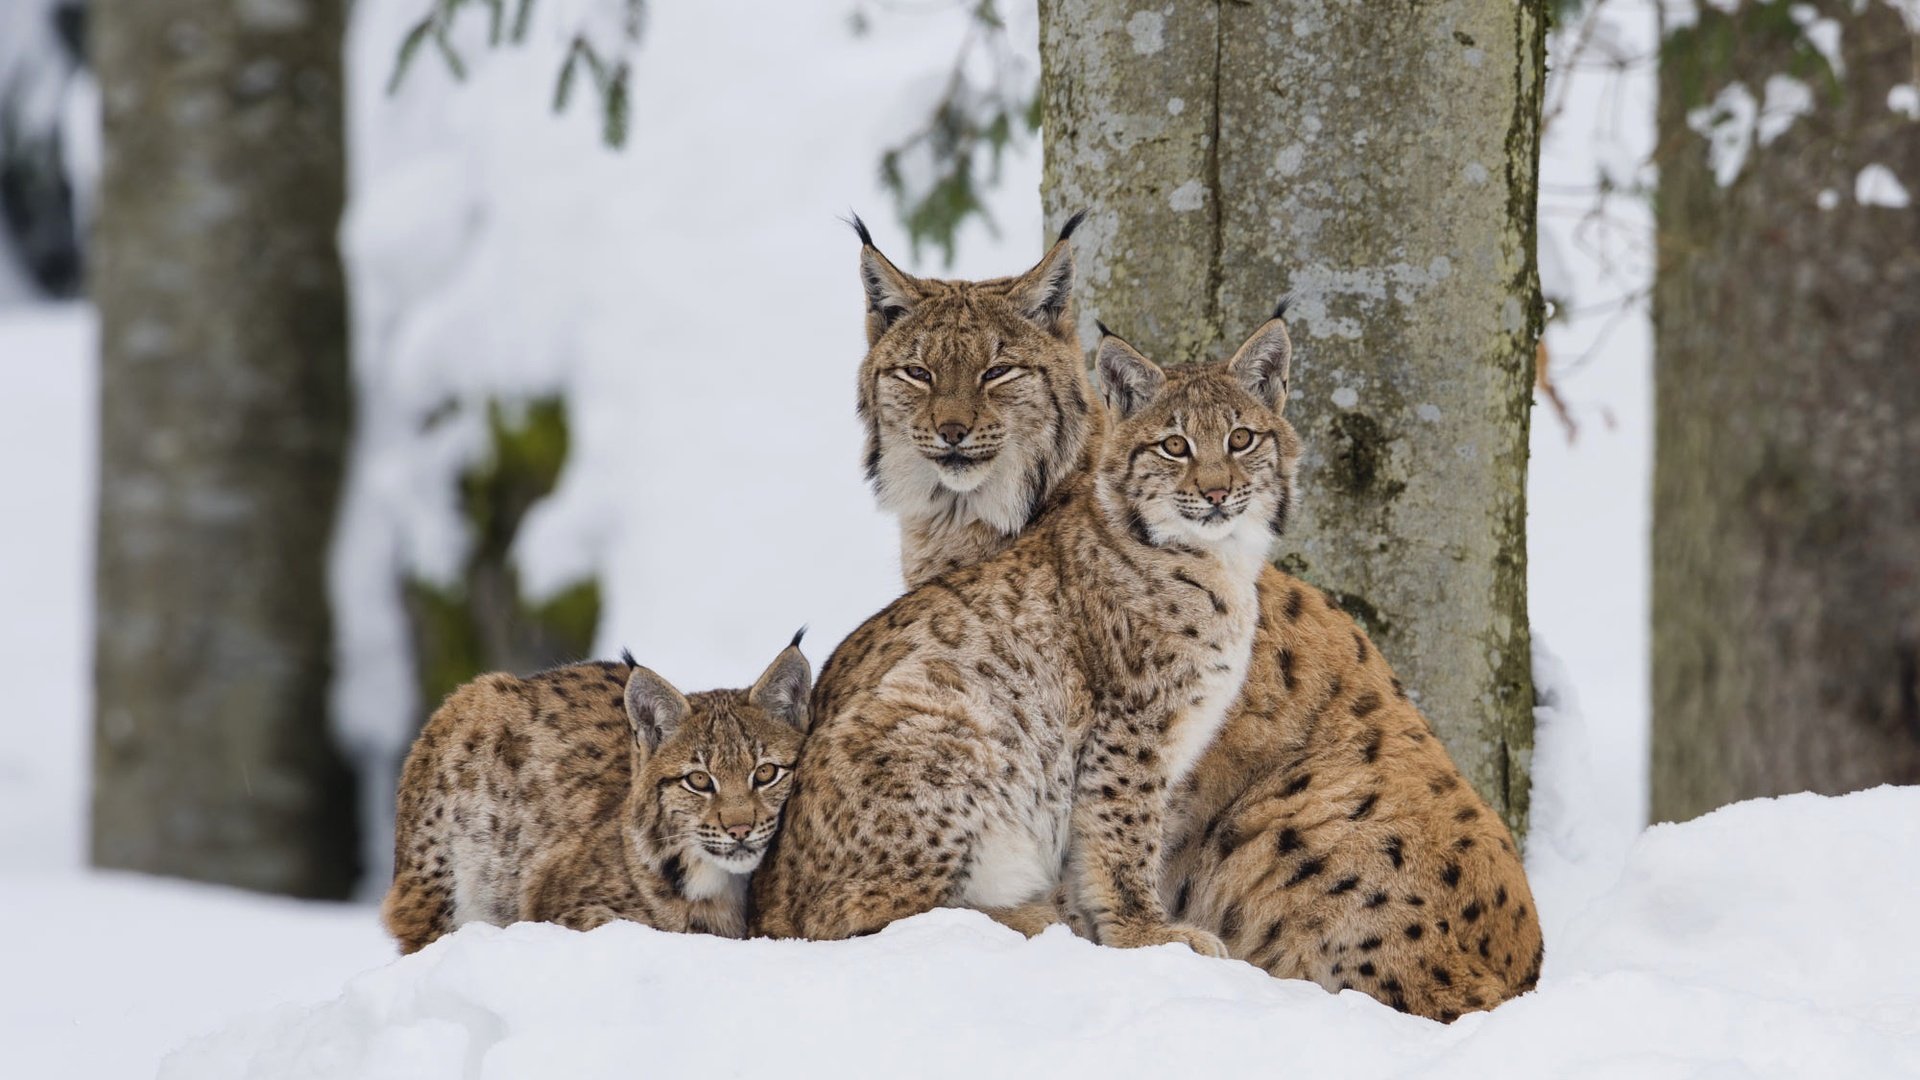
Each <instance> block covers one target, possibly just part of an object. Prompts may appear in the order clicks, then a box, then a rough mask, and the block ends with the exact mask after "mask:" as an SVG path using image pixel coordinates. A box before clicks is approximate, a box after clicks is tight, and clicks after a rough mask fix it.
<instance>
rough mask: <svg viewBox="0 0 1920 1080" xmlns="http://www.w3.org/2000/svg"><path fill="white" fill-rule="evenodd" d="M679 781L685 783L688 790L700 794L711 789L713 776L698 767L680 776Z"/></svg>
mask: <svg viewBox="0 0 1920 1080" xmlns="http://www.w3.org/2000/svg"><path fill="white" fill-rule="evenodd" d="M680 782H681V783H683V784H685V785H687V790H688V791H697V792H699V793H700V794H702V795H705V794H706V793H708V792H710V791H712V790H713V777H711V776H708V775H707V774H706V773H703V772H701V771H700V770H698V769H695V770H694V771H692V772H690V773H688V774H687V775H685V776H683V777H681V778H680Z"/></svg>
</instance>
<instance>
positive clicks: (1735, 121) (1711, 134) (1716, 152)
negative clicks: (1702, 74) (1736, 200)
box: [1687, 82, 1760, 187]
mask: <svg viewBox="0 0 1920 1080" xmlns="http://www.w3.org/2000/svg"><path fill="white" fill-rule="evenodd" d="M1759 113H1760V106H1759V103H1758V102H1756V101H1754V99H1753V91H1751V90H1748V89H1747V86H1746V84H1745V83H1738V82H1736V83H1730V84H1728V85H1727V86H1726V87H1724V88H1722V89H1721V91H1720V93H1719V95H1718V96H1716V97H1715V98H1714V99H1713V103H1712V104H1711V105H1702V106H1700V107H1699V108H1696V109H1692V110H1689V111H1688V113H1687V126H1688V127H1689V128H1692V129H1693V131H1694V132H1695V133H1697V134H1699V135H1701V136H1704V137H1705V138H1706V140H1707V164H1708V166H1709V167H1710V168H1712V170H1713V179H1714V182H1715V183H1717V184H1719V185H1720V186H1721V187H1726V186H1727V185H1729V184H1731V183H1733V182H1734V180H1736V179H1738V178H1739V176H1740V170H1741V169H1744V168H1746V165H1747V155H1748V154H1749V153H1751V152H1752V151H1753V132H1754V125H1755V122H1756V119H1757V118H1758V116H1759Z"/></svg>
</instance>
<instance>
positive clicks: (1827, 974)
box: [161, 788, 1920, 1080]
mask: <svg viewBox="0 0 1920 1080" xmlns="http://www.w3.org/2000/svg"><path fill="white" fill-rule="evenodd" d="M1916 844H1920V789H1912V788H1900V789H1895V788H1883V789H1879V790H1876V791H1872V792H1866V793H1862V794H1858V795H1853V796H1849V797H1847V798H1844V799H1825V798H1821V797H1819V796H1812V795H1803V796H1791V797H1788V798H1785V799H1780V800H1775V801H1769V802H1759V803H1747V804H1741V805H1739V806H1736V807H1731V808H1728V809H1726V810H1722V811H1720V812H1718V813H1715V814H1712V815H1709V816H1708V817H1706V818H1704V819H1701V820H1699V821H1695V822H1692V823H1690V824H1688V825H1685V826H1663V827H1659V828H1656V829H1653V830H1651V831H1649V832H1648V833H1647V834H1646V836H1645V837H1643V838H1642V840H1641V841H1640V843H1639V844H1638V846H1637V847H1636V848H1635V851H1634V854H1633V858H1632V860H1631V862H1630V863H1629V866H1628V870H1627V873H1626V875H1625V876H1624V877H1623V878H1622V879H1621V881H1620V882H1619V884H1618V885H1616V886H1615V887H1614V888H1612V889H1611V890H1609V891H1608V892H1606V893H1605V894H1603V895H1601V896H1600V897H1599V898H1598V899H1597V900H1596V901H1595V902H1594V903H1593V904H1592V905H1591V906H1589V907H1588V908H1587V909H1586V910H1585V911H1583V912H1581V913H1580V915H1579V916H1578V917H1577V918H1575V919H1574V920H1573V921H1572V922H1571V923H1569V924H1568V926H1567V927H1566V929H1565V930H1564V931H1563V932H1562V933H1560V934H1559V935H1558V939H1557V940H1556V941H1554V942H1553V943H1552V945H1551V947H1550V948H1549V951H1548V960H1547V969H1546V974H1545V976H1544V977H1543V978H1542V980H1541V984H1540V989H1539V991H1538V992H1536V993H1534V994H1531V995H1529V996H1528V997H1526V998H1523V999H1521V1000H1518V1001H1515V1002H1512V1003H1510V1004H1508V1005H1505V1006H1503V1007H1501V1008H1500V1009H1498V1010H1496V1011H1494V1012H1492V1013H1481V1014H1475V1015H1472V1016H1468V1017H1466V1018H1464V1019H1462V1020H1460V1021H1458V1022H1457V1023H1455V1024H1453V1025H1451V1026H1445V1025H1441V1024H1437V1023H1434V1022H1432V1021H1428V1020H1420V1019H1415V1018H1412V1017H1408V1016H1404V1015H1401V1014H1399V1013H1396V1012H1393V1011H1392V1010H1391V1009H1389V1008H1387V1007H1386V1006H1384V1005H1381V1004H1379V1003H1378V1002H1376V1001H1374V1000H1373V999H1371V998H1368V997H1365V996H1363V995H1361V994H1359V993H1357V992H1348V993H1345V994H1342V995H1340V996H1338V997H1335V996H1332V995H1329V994H1326V993H1324V992H1323V991H1321V990H1320V989H1319V988H1317V987H1314V986H1311V985H1308V984H1305V983H1299V982H1282V981H1279V980H1275V979H1271V978H1268V977H1267V976H1266V975H1265V974H1264V973H1262V972H1260V971H1258V970H1257V969H1254V968H1252V967H1249V966H1247V965H1245V964H1240V963H1236V962H1230V961H1214V960H1205V959H1201V958H1200V957H1197V956H1195V955H1193V954H1192V953H1191V952H1188V951H1187V950H1185V949H1183V948H1175V947H1168V948H1160V949H1154V950H1149V951H1143V952H1134V953H1123V952H1119V951H1116V950H1110V949H1102V948H1099V947H1096V946H1093V945H1090V944H1087V943H1086V942H1084V941H1081V940H1079V939H1076V938H1074V937H1073V936H1072V935H1071V934H1069V933H1067V932H1065V931H1064V930H1060V929H1056V930H1053V931H1050V932H1049V933H1047V934H1046V935H1043V936H1042V937H1041V938H1039V939H1037V940H1034V941H1031V942H1028V941H1026V940H1024V939H1022V938H1021V937H1020V936H1019V935H1017V934H1015V933H1013V932H1012V931H1009V930H1006V929H1003V928H1001V927H998V926H996V925H994V924H992V923H990V922H988V921H987V919H986V918H985V917H984V916H979V915H975V914H973V913H971V912H955V911H940V912H934V913H931V914H929V915H924V916H920V917H918V918H915V919H910V920H907V921H905V922H902V923H899V924H896V925H895V926H893V927H891V928H889V929H888V930H886V931H885V932H883V933H881V934H879V935H877V936H875V937H872V938H867V939H862V940H859V941H853V942H843V943H835V944H812V943H800V942H733V941H722V940H716V939H711V938H697V937H692V936H686V935H673V934H662V933H658V932H656V931H653V930H649V929H646V928H644V927H639V926H634V925H614V926H608V927H605V928H603V929H600V930H596V931H594V932H593V933H591V934H585V935H582V934H575V933H572V932H569V931H566V930H561V929H559V928H556V927H549V926H539V925H521V926H516V927H511V928H509V929H506V930H504V931H503V930H496V929H494V928H492V927H471V928H468V929H466V930H463V931H461V932H460V933H458V934H456V935H454V936H453V937H451V938H448V939H445V940H443V941H440V942H437V943H435V944H434V945H433V946H431V947H429V948H428V949H427V950H425V951H424V952H422V953H420V954H419V955H417V956H412V957H408V958H406V959H405V960H402V961H400V962H398V963H395V964H391V965H388V966H387V967H384V968H381V969H380V970H377V971H373V972H370V973H368V974H366V975H363V976H361V977H359V978H357V979H355V980H353V981H352V982H351V983H349V984H348V986H347V987H346V990H345V992H344V993H342V994H341V995H340V996H338V997H336V998H334V999H333V1000H331V1001H329V1002H327V1003H325V1004H322V1005H319V1006H315V1007H308V1008H287V1009H282V1010H279V1011H278V1012H275V1013H272V1014H270V1015H265V1016H260V1017H256V1018H253V1019H250V1020H247V1021H245V1022H243V1023H240V1024H237V1025H235V1026H233V1027H231V1028H229V1029H227V1030H226V1031H225V1032H223V1033H221V1034H219V1035H217V1036H214V1037H212V1038H209V1039H205V1040H202V1041H199V1042H197V1043H195V1044H193V1045H191V1046H189V1047H187V1048H185V1049H183V1050H182V1051H181V1052H179V1053H178V1054H176V1055H174V1056H173V1057H171V1058H170V1059H169V1060H168V1061H167V1063H166V1064H165V1066H164V1067H163V1068H162V1070H161V1075H162V1076H163V1077H167V1078H179V1080H189V1078H191V1080H214V1078H223V1077H234V1078H240V1077H252V1076H273V1077H299V1078H309V1077H311V1078H315V1080H318V1078H322V1077H339V1078H348V1077H412V1078H421V1080H426V1078H438V1077H447V1078H455V1077H489V1078H504V1077H543V1076H569V1077H582V1078H586V1077H609V1078H611V1077H629V1076H635V1075H648V1076H661V1075H687V1074H698V1075H722V1076H746V1075H751V1074H756V1073H759V1072H761V1071H762V1070H766V1069H778V1070H780V1071H782V1072H785V1073H789V1074H791V1075H796V1076H827V1075H854V1076H953V1077H976V1076H993V1075H1057V1076H1139V1077H1165V1076H1237V1075H1248V1076H1251V1075H1290V1076H1341V1077H1393V1076H1421V1077H1490V1076H1503V1077H1504V1076H1511V1077H1540V1076H1578V1077H1634V1078H1659V1077H1688V1076H1707V1077H1793V1078H1799V1077H1810V1076H1833V1077H1897V1076H1916V1075H1920V987H1917V986H1916V984H1915V982H1914V980H1913V976H1912V972H1913V965H1914V963H1915V962H1916V961H1920V923H1916V922H1915V920H1913V919H1912V918H1911V917H1910V911H1909V910H1908V909H1909V907H1910V905H1911V901H1912V897H1913V896H1915V895H1920V864H1916V863H1915V861H1914V860H1913V859H1912V858H1911V853H1912V852H1913V851H1914V850H1915V845H1916ZM1787 852H1790V853H1791V854H1785V853H1787ZM1835 883H1848V884H1850V885H1852V886H1855V887H1853V888H1848V889H1844V890H1842V889H1838V888H1836V887H1835ZM1869 928H1871V929H1869Z"/></svg>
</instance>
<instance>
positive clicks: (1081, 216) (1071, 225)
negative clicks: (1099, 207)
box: [1055, 210, 1087, 243]
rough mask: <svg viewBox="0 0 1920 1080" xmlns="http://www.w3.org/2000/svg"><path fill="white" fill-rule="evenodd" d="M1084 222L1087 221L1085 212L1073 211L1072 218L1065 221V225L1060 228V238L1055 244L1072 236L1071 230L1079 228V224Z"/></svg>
mask: <svg viewBox="0 0 1920 1080" xmlns="http://www.w3.org/2000/svg"><path fill="white" fill-rule="evenodd" d="M1085 220H1087V212H1086V211H1085V210H1075V211H1074V212H1073V216H1072V217H1070V218H1068V219H1067V223H1066V224H1065V225H1062V226H1060V238H1059V239H1058V240H1056V241H1055V243H1063V242H1065V241H1066V240H1067V239H1068V238H1069V237H1071V236H1072V235H1073V230H1075V229H1077V228H1079V227H1080V223H1081V222H1083V221H1085Z"/></svg>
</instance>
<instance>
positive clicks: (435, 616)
mask: <svg viewBox="0 0 1920 1080" xmlns="http://www.w3.org/2000/svg"><path fill="white" fill-rule="evenodd" d="M487 428H488V435H489V444H490V452H489V454H488V456H487V458H486V460H484V461H482V462H480V463H478V464H476V465H474V466H473V467H472V468H470V469H468V470H467V471H466V472H465V473H463V474H462V475H461V477H460V509H461V514H462V516H463V517H464V518H465V519H466V521H467V525H468V528H469V530H470V534H471V538H472V546H471V547H470V549H469V551H468V554H467V559H466V563H465V565H464V567H463V568H462V572H461V575H460V577H459V578H458V579H457V580H455V581H454V582H451V583H449V584H445V585H440V584H436V583H433V582H428V581H422V580H418V579H414V580H410V581H408V582H407V583H406V585H405V600H406V608H407V614H408V619H409V622H410V623H411V626H412V631H413V642H414V658H415V664H416V666H417V672H418V678H419V682H420V691H421V696H422V700H424V701H427V702H429V703H432V702H437V701H439V700H440V699H441V698H443V697H445V696H446V695H447V694H448V693H449V692H451V691H452V690H453V689H454V688H455V687H457V686H459V685H460V684H461V683H464V682H466V681H468V680H469V679H472V678H473V677H474V676H476V675H479V674H481V673H483V672H487V671H493V670H499V669H506V670H516V671H526V670H532V669H534V668H539V667H546V666H550V665H552V664H555V663H559V662H562V661H564V660H569V659H574V658H577V657H581V656H585V655H586V654H587V651H588V650H589V649H591V648H592V647H593V636H594V630H595V628H596V627H597V626H598V625H599V622H600V587H599V585H598V583H597V582H594V581H592V580H586V581H580V582H576V583H574V584H572V585H569V586H568V587H566V588H564V589H562V590H561V591H559V592H558V593H556V594H554V595H553V596H551V597H548V598H547V599H545V600H541V601H539V602H529V601H528V600H527V599H526V598H525V597H524V596H522V595H521V591H520V579H519V573H518V572H517V571H516V570H515V569H514V567H513V565H512V562H511V561H510V558H509V553H510V552H511V551H512V548H513V543H514V540H515V539H516V538H517V537H518V535H519V532H520V526H521V524H522V523H523V522H524V521H525V520H526V516H527V513H528V511H530V510H531V509H532V508H533V507H534V505H535V504H537V503H538V502H539V501H540V500H541V499H544V498H546V497H547V496H548V495H550V494H552V492H553V488H554V485H555V484H556V483H558V481H559V479H560V471H561V469H562V468H563V467H564V466H565V464H566V460H567V449H568V443H569V431H568V425H567V414H566V406H565V403H564V402H563V401H562V400H561V399H560V398H557V397H547V398H539V399H536V400H534V401H531V402H527V403H525V404H523V405H521V406H519V407H518V408H513V409H509V408H508V407H506V406H503V405H502V404H501V403H500V402H497V401H494V402H489V403H488V405H487Z"/></svg>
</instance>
